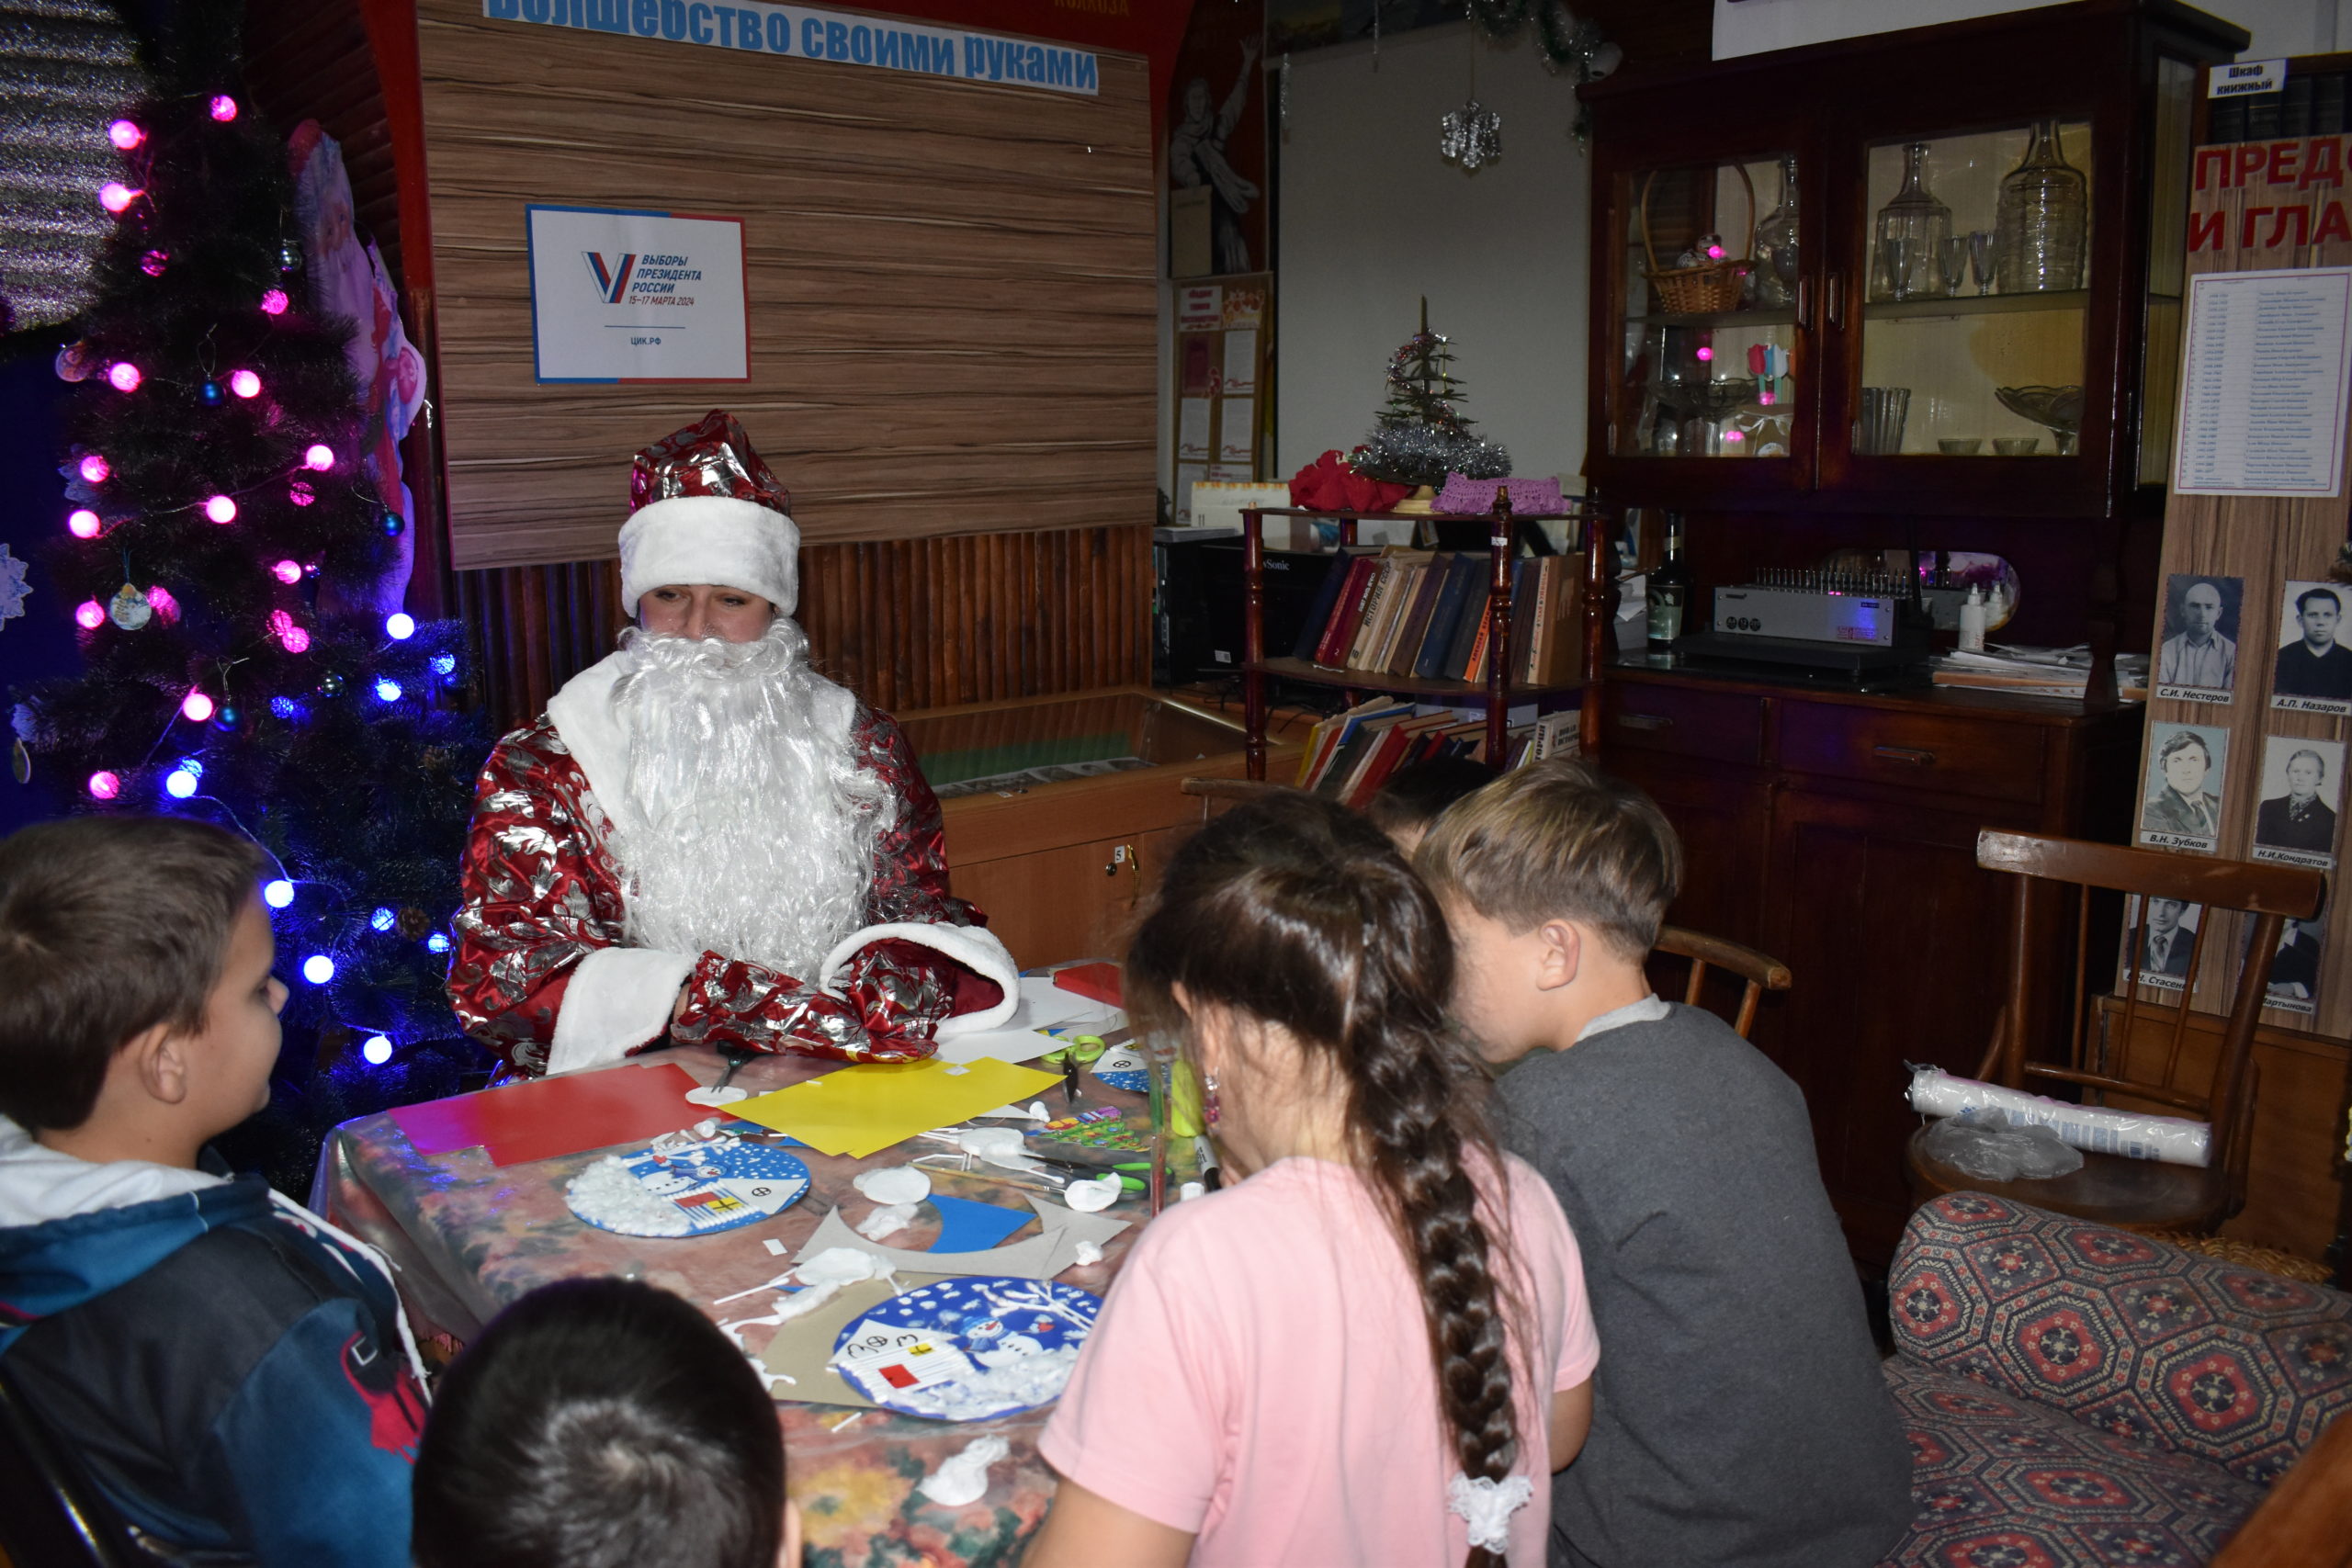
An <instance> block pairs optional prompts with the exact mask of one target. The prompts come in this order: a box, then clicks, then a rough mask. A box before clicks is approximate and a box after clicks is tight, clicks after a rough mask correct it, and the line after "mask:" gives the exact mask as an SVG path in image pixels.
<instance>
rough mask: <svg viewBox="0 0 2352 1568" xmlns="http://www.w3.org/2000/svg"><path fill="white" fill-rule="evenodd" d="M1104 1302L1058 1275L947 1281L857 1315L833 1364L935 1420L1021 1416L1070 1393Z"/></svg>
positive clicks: (861, 1388)
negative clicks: (1053, 1277) (1061, 1282)
mask: <svg viewBox="0 0 2352 1568" xmlns="http://www.w3.org/2000/svg"><path fill="white" fill-rule="evenodd" d="M1102 1310H1103V1298H1102V1297H1100V1296H1098V1295H1095V1294H1093V1293H1092V1292H1088V1291H1080V1290H1077V1289H1075V1288H1073V1287H1071V1286H1069V1285H1057V1284H1056V1283H1054V1282H1053V1281H1052V1280H1016V1279H1011V1278H1007V1277H1005V1276H1001V1275H974V1276H971V1277H969V1278H953V1279H945V1280H938V1281H936V1282H934V1283H933V1284H929V1285H922V1286H919V1287H917V1288H916V1289H914V1290H911V1291H909V1292H905V1293H904V1294H902V1295H896V1296H892V1297H891V1298H890V1299H889V1300H888V1301H887V1302H884V1303H880V1304H879V1305H877V1306H874V1307H871V1308H869V1309H867V1310H866V1311H865V1313H863V1314H860V1315H859V1316H857V1317H855V1318H853V1319H852V1320H851V1321H850V1323H849V1325H848V1326H846V1327H844V1328H843V1329H842V1332H841V1337H839V1338H838V1339H836V1340H835V1341H834V1342H833V1356H832V1366H833V1367H834V1369H835V1370H836V1371H839V1372H840V1373H841V1375H842V1380H843V1381H844V1382H847V1383H848V1384H849V1385H850V1386H851V1387H852V1388H854V1389H856V1390H857V1391H858V1392H859V1393H863V1394H864V1395H865V1397H866V1398H868V1399H870V1400H872V1401H874V1403H875V1404H878V1405H881V1406H882V1407H883V1408H884V1409H886V1410H896V1411H899V1412H900V1413H901V1414H904V1415H908V1416H927V1417H929V1418H930V1419H932V1420H934V1421H989V1420H993V1419H994V1418H996V1417H997V1416H1017V1415H1019V1414H1021V1413H1022V1412H1023V1411H1024V1410H1035V1409H1036V1408H1038V1407H1039V1406H1040V1405H1045V1404H1052V1403H1053V1402H1054V1401H1055V1400H1057V1399H1058V1398H1060V1397H1061V1392H1062V1389H1063V1387H1064V1385H1066V1384H1067V1383H1068V1382H1069V1374H1070V1371H1071V1369H1072V1368H1074V1367H1075V1366H1077V1364H1078V1352H1079V1349H1080V1347H1081V1346H1083V1345H1084V1344H1085V1343H1086V1336H1087V1334H1088V1333H1089V1332H1090V1331H1091V1329H1092V1328H1093V1326H1094V1317H1095V1314H1097V1313H1099V1312H1101V1311H1102Z"/></svg>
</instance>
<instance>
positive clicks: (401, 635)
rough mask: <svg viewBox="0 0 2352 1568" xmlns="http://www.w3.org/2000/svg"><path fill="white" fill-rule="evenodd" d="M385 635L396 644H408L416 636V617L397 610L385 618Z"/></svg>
mask: <svg viewBox="0 0 2352 1568" xmlns="http://www.w3.org/2000/svg"><path fill="white" fill-rule="evenodd" d="M384 635H385V636H386V637H390V638H391V639H392V640H393V641H394V642H406V641H407V640H408V639H409V638H411V637H414V636H415V635H416V617H415V616H413V615H408V614H406V613H405V612H403V611H400V610H395V611H393V612H392V613H391V614H390V615H386V616H385V617H384Z"/></svg>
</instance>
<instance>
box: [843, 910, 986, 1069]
mask: <svg viewBox="0 0 2352 1568" xmlns="http://www.w3.org/2000/svg"><path fill="white" fill-rule="evenodd" d="M892 941H896V942H919V943H921V944H922V946H924V947H928V948H933V949H935V950H936V951H938V952H940V953H945V954H946V955H947V956H948V957H950V958H952V959H954V960H955V961H956V963H958V964H962V965H963V966H964V967H965V968H967V969H969V970H971V971H973V972H974V973H975V974H978V975H982V976H986V977H987V978H989V979H991V980H994V981H995V982H996V983H997V987H998V988H999V989H1000V990H1001V991H1002V992H1003V993H1004V995H1003V996H1002V997H1001V998H999V1000H998V1002H997V1004H996V1006H994V1007H992V1008H983V1009H982V1010H979V1011H978V1012H966V1013H958V1014H956V1016H955V1017H954V1018H950V1019H945V1020H943V1021H941V1023H940V1025H939V1028H938V1029H937V1030H936V1031H934V1032H933V1038H935V1039H940V1040H949V1039H953V1038H954V1037H955V1036H956V1035H958V1034H970V1033H974V1032H978V1031H979V1030H983V1029H995V1028H998V1027H999V1026H1001V1024H1003V1023H1004V1022H1005V1021H1008V1020H1010V1019H1011V1018H1012V1010H1013V1009H1014V1008H1016V1007H1019V1006H1020V1005H1021V971H1020V969H1019V968H1017V967H1016V966H1015V965H1014V964H1013V962H1012V953H1008V952H1006V951H1005V946H1004V942H1003V941H1002V940H1001V938H999V937H998V935H997V934H996V932H994V931H990V930H989V929H988V928H987V927H986V926H951V925H945V924H939V925H913V924H907V923H902V922H897V921H893V922H891V923H889V924H887V925H879V926H868V927H866V928H865V930H864V931H852V932H851V933H850V934H849V935H847V936H845V937H843V938H842V940H841V941H840V942H835V943H834V944H833V950H832V952H831V953H827V954H826V955H825V962H824V964H822V965H820V967H819V969H818V971H817V974H818V976H819V985H820V987H821V988H822V989H824V990H826V991H830V992H831V993H832V994H833V995H834V996H839V995H841V993H840V991H838V990H836V989H835V988H834V986H833V979H834V976H835V974H836V973H837V972H838V971H839V970H840V968H841V966H842V964H846V963H848V962H849V961H850V959H851V957H852V956H853V955H854V954H855V953H857V952H858V950H859V949H861V948H865V947H870V946H872V945H873V944H874V943H876V942H892Z"/></svg>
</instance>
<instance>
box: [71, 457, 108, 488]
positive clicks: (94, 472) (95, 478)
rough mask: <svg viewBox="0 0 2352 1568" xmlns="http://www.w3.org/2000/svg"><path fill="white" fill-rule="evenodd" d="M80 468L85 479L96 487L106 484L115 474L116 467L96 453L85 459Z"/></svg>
mask: <svg viewBox="0 0 2352 1568" xmlns="http://www.w3.org/2000/svg"><path fill="white" fill-rule="evenodd" d="M79 466H80V468H81V470H82V478H83V479H84V480H85V482H87V483H90V484H94V485H102V484H104V483H106V482H107V478H108V477H109V476H111V475H112V474H113V473H114V466H113V465H112V464H110V463H108V462H107V460H106V459H105V458H104V457H100V456H98V454H96V452H92V453H90V454H89V455H87V456H86V457H84V458H83V459H82V461H81V464H80V465H79Z"/></svg>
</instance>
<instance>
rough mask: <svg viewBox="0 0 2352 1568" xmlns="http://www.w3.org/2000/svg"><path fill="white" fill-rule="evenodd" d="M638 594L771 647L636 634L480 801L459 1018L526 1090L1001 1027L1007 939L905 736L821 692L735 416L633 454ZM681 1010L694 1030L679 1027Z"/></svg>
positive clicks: (768, 500) (630, 598)
mask: <svg viewBox="0 0 2352 1568" xmlns="http://www.w3.org/2000/svg"><path fill="white" fill-rule="evenodd" d="M629 500H630V504H631V507H632V515H631V516H630V517H629V520H628V523H627V524H626V525H624V526H623V527H622V529H621V536H620V556H621V599H622V602H623V603H624V604H626V605H628V608H629V610H630V612H631V613H632V614H634V613H635V611H636V609H637V605H638V600H639V597H640V596H641V595H643V594H645V593H648V592H652V591H654V590H656V589H660V588H662V587H665V586H670V585H682V584H683V585H694V584H711V585H717V586H720V587H726V588H732V589H736V590H739V591H741V592H745V593H750V594H755V595H758V596H759V597H762V598H764V599H766V600H767V601H769V602H770V603H771V604H774V605H775V612H776V614H775V621H774V622H773V624H772V625H770V626H769V627H768V629H767V633H766V635H764V636H763V637H760V638H758V639H757V640H755V641H752V642H726V641H720V640H718V639H716V638H712V639H707V640H695V639H693V638H689V637H673V636H662V635H656V634H652V633H649V632H647V631H644V630H641V629H639V628H635V627H632V628H630V629H629V630H628V631H626V632H624V633H623V634H622V637H621V646H620V648H619V649H618V650H617V651H616V652H614V653H613V654H611V655H610V656H608V657H607V658H605V659H604V660H601V661H599V662H598V663H596V664H594V665H592V666H591V667H590V668H588V669H586V670H583V671H581V672H580V673H579V674H578V675H576V676H574V677H573V678H572V679H571V681H570V682H567V683H566V684H565V686H564V687H563V689H562V690H561V691H560V692H558V693H557V694H555V696H554V697H553V698H552V699H550V700H549V702H548V708H547V712H546V713H545V714H544V715H542V716H540V717H539V718H538V719H537V721H536V722H534V723H532V724H530V725H527V726H526V727H525V728H521V729H518V730H516V731H515V732H514V733H513V734H511V735H509V736H507V737H506V738H505V739H503V740H501V741H500V742H499V743H498V746H497V748H496V750H493V751H492V753H491V757H490V761H489V762H488V763H487V764H486V765H485V766H484V767H483V769H482V773H481V783H480V784H479V786H478V788H477V793H476V799H475V814H474V821H473V828H472V830H471V833H470V836H469V840H468V843H467V846H466V859H465V865H464V873H463V886H464V895H465V904H464V907H463V908H461V909H460V910H459V911H458V918H457V920H456V922H455V925H454V930H455V931H456V933H457V939H458V940H457V951H456V953H455V954H454V961H453V962H452V964H451V965H450V969H449V979H448V990H449V998H450V1001H451V1003H452V1005H453V1006H454V1007H455V1008H456V1010H457V1012H458V1017H459V1019H460V1020H462V1021H463V1022H464V1023H465V1025H466V1027H467V1029H468V1030H469V1032H472V1033H473V1034H474V1035H475V1036H476V1037H477V1038H479V1039H481V1040H483V1041H484V1042H486V1043H489V1044H490V1045H492V1047H493V1048H494V1049H496V1050H497V1051H498V1052H499V1053H500V1054H501V1055H504V1056H505V1057H507V1059H508V1060H509V1061H510V1062H511V1063H512V1064H513V1066H515V1067H516V1068H518V1069H520V1070H522V1071H524V1072H528V1073H542V1072H569V1071H571V1070H574V1069H577V1068H580V1067H587V1066H598V1065H601V1064H604V1063H607V1062H612V1061H615V1060H617V1059H619V1058H620V1057H622V1056H624V1055H628V1054H630V1053H633V1052H635V1051H638V1050H640V1049H642V1048H644V1047H645V1046H647V1045H650V1044H651V1043H654V1042H656V1041H658V1040H660V1039H662V1037H663V1035H664V1034H665V1033H666V1034H667V1035H668V1036H669V1038H671V1039H672V1040H673V1041H676V1042H678V1043H708V1044H713V1045H719V1046H732V1047H746V1048H750V1049H753V1050H760V1051H792V1052H799V1053H803V1054H806V1055H818V1056H829V1057H835V1058H838V1059H841V1060H844V1061H853V1062H895V1061H909V1060H913V1059H916V1058H920V1057H923V1056H927V1055H931V1054H932V1052H933V1050H934V1049H935V1043H936V1041H937V1039H938V1038H939V1037H941V1036H943V1035H945V1034H952V1033H954V1032H958V1031H961V1030H967V1029H981V1028H990V1027H993V1026H995V1025H996V1024H999V1023H1001V1022H1002V1021H1004V1020H1005V1019H1006V1018H1008V1017H1009V1016H1010V1015H1011V1013H1012V1008H1013V1004H1014V1000H1015V998H1016V996H1017V992H1018V980H1017V978H1016V972H1015V970H1014V967H1013V964H1012V958H1011V956H1010V954H1008V953H1006V952H1005V949H1004V944H1003V943H1002V942H999V941H998V940H997V939H996V937H994V936H993V935H992V934H990V933H989V931H987V930H986V929H985V928H984V927H983V925H982V923H981V916H980V915H979V913H978V910H976V909H974V908H972V906H971V905H969V904H967V903H965V902H964V901H963V900H961V899H959V898H956V897H954V896H953V895H951V894H950V893H949V892H948V890H947V863H946V859H945V855H944V848H943V830H942V826H941V819H940V811H939V802H938V800H937V798H936V797H935V796H933V794H932V792H931V786H930V785H929V784H926V783H925V782H924V781H923V777H922V773H921V771H920V770H919V769H918V768H917V766H916V763H915V760H914V756H913V753H912V751H911V750H910V749H909V747H908V744H907V740H906V737H905V736H904V735H903V734H902V733H900V731H899V727H898V726H897V724H895V723H894V722H892V720H891V719H890V717H889V716H888V715H886V714H882V713H877V712H876V711H874V710H873V709H870V708H868V707H866V706H865V705H863V704H862V703H860V702H859V701H858V700H857V699H856V698H855V697H854V696H853V695H852V694H850V693H849V692H848V691H847V690H846V689H844V688H842V687H841V686H839V685H836V684H835V683H833V682H831V681H828V680H826V679H825V678H824V677H822V676H820V675H819V674H817V673H816V671H814V670H812V669H811V668H810V667H809V642H808V637H807V635H806V634H805V633H804V632H802V630H801V629H800V627H799V626H798V625H797V623H796V622H794V620H793V619H792V613H793V610H794V608H795V606H796V604H797V601H798V587H799V583H798V575H799V567H798V553H799V530H798V528H797V526H796V525H795V524H794V523H793V521H792V519H791V517H790V515H789V514H788V508H789V507H790V505H791V497H790V495H789V493H788V492H787V491H786V490H785V489H784V487H783V486H782V485H781V484H780V483H778V482H777V480H776V479H775V475H774V474H773V473H771V472H770V471H769V470H768V468H767V466H766V464H764V463H763V462H762V461H761V460H760V458H759V457H758V456H757V455H756V454H755V453H753V452H752V447H751V444H750V442H749V441H748V440H747V439H746V438H745V436H744V433H743V429H742V427H741V425H740V424H738V423H736V422H735V421H734V420H733V419H732V418H731V417H729V416H728V415H726V414H724V413H722V412H712V413H711V414H710V415H709V416H708V417H707V418H706V419H705V420H704V421H703V422H702V423H700V424H698V425H695V426H691V427H689V428H688V429H685V430H683V431H680V432H678V433H677V434H674V435H672V436H670V437H669V438H668V439H666V440H664V441H662V442H660V443H657V444H656V445H654V446H650V447H648V448H647V449H646V450H644V451H642V452H640V453H639V454H638V455H637V459H636V464H635V469H634V472H633V473H632V475H631V478H630V482H629ZM673 1014H674V1017H673Z"/></svg>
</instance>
